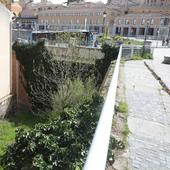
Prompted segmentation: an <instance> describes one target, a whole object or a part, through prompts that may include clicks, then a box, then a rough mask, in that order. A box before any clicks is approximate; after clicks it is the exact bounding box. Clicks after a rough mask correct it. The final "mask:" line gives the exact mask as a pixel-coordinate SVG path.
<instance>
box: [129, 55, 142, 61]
mask: <svg viewBox="0 0 170 170" xmlns="http://www.w3.org/2000/svg"><path fill="white" fill-rule="evenodd" d="M130 59H131V60H143V58H142V57H141V55H139V54H135V55H133V56H132V57H131V58H130Z"/></svg>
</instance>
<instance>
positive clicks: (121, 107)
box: [117, 102, 128, 113]
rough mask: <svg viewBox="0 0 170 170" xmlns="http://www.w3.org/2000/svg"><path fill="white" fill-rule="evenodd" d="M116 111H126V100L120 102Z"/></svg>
mask: <svg viewBox="0 0 170 170" xmlns="http://www.w3.org/2000/svg"><path fill="white" fill-rule="evenodd" d="M117 111H118V112H121V113H128V105H127V103H126V102H120V103H119V105H118V107H117Z"/></svg>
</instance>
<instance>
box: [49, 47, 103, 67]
mask: <svg viewBox="0 0 170 170" xmlns="http://www.w3.org/2000/svg"><path fill="white" fill-rule="evenodd" d="M47 49H48V50H49V51H50V52H52V53H53V54H54V56H55V58H56V59H57V60H65V61H74V62H81V63H88V64H94V63H95V61H96V60H99V59H102V58H104V54H103V53H102V52H101V49H99V48H85V47H73V46H70V47H68V48H67V47H56V46H53V45H47Z"/></svg>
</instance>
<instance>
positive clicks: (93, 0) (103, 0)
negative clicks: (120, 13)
mask: <svg viewBox="0 0 170 170" xmlns="http://www.w3.org/2000/svg"><path fill="white" fill-rule="evenodd" d="M50 1H51V2H53V3H55V4H61V3H63V2H66V0H50ZM86 1H90V2H98V1H102V2H104V3H106V2H107V0H86ZM34 2H40V0H34Z"/></svg>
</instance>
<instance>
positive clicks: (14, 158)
mask: <svg viewBox="0 0 170 170" xmlns="http://www.w3.org/2000/svg"><path fill="white" fill-rule="evenodd" d="M101 103H102V100H101V98H100V97H96V98H94V100H93V102H91V103H86V104H84V105H81V106H80V107H79V108H73V109H70V108H66V109H65V111H64V112H63V114H62V115H60V117H59V118H58V119H55V120H53V121H50V122H49V123H46V124H37V125H36V126H35V128H34V129H33V130H31V131H28V132H24V130H23V129H19V130H18V131H17V133H16V142H15V143H14V144H13V145H11V146H9V148H8V150H7V152H6V153H5V155H4V156H3V157H2V158H1V165H3V167H4V168H5V169H8V170H18V169H29V170H33V169H42V170H43V169H44V170H46V169H49V170H50V169H55V170H63V169H67V170H72V169H76V168H78V167H79V168H82V165H83V163H84V159H85V158H86V155H87V151H88V149H89V145H90V143H91V139H92V136H93V133H94V130H95V128H96V122H97V120H98V116H99V113H100V109H101V108H100V106H101Z"/></svg>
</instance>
